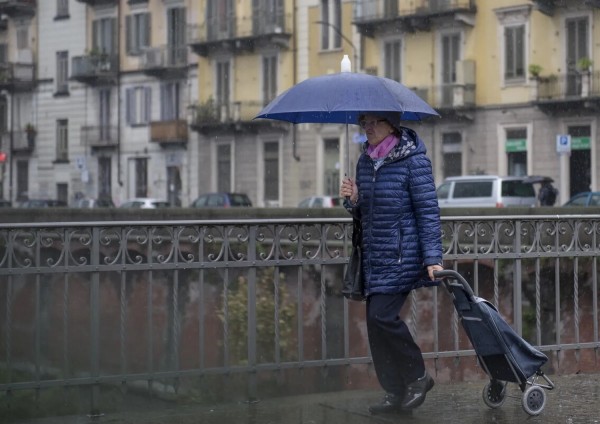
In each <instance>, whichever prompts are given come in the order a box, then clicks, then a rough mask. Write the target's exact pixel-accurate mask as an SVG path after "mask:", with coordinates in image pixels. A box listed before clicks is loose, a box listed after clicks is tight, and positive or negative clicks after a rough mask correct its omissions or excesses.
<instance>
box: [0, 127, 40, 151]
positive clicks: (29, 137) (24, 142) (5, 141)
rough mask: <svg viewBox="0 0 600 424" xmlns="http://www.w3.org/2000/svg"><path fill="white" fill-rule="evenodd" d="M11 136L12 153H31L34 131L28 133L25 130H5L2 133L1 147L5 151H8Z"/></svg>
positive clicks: (34, 136) (33, 143) (33, 146)
mask: <svg viewBox="0 0 600 424" xmlns="http://www.w3.org/2000/svg"><path fill="white" fill-rule="evenodd" d="M11 137H12V151H13V153H31V152H33V150H34V149H35V139H36V137H37V135H36V134H35V133H28V132H27V131H25V130H17V131H13V132H12V133H11V132H10V131H8V132H5V133H3V134H2V143H1V146H2V149H3V150H4V151H5V152H10V147H11Z"/></svg>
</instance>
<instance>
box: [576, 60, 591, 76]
mask: <svg viewBox="0 0 600 424" xmlns="http://www.w3.org/2000/svg"><path fill="white" fill-rule="evenodd" d="M593 64H594V62H593V61H592V59H590V58H589V57H582V58H581V59H579V60H578V61H577V70H578V71H579V72H580V73H582V74H584V73H589V72H590V71H591V70H592V65H593Z"/></svg>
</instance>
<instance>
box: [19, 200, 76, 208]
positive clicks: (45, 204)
mask: <svg viewBox="0 0 600 424" xmlns="http://www.w3.org/2000/svg"><path fill="white" fill-rule="evenodd" d="M67 206H68V205H67V202H65V201H63V200H56V199H27V200H23V201H22V202H21V204H20V205H19V207H20V208H66V207H67Z"/></svg>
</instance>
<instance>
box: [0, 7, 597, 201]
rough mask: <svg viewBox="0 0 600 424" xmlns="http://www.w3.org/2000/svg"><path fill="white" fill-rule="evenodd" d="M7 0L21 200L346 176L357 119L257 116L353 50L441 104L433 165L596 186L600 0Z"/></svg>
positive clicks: (6, 138) (270, 188) (5, 192)
mask: <svg viewBox="0 0 600 424" xmlns="http://www.w3.org/2000/svg"><path fill="white" fill-rule="evenodd" d="M0 14H1V15H2V17H3V18H2V19H1V20H0V70H1V71H2V73H0V77H1V78H0V117H1V118H0V131H2V146H1V149H2V150H1V151H3V152H7V153H8V155H7V156H8V158H7V159H6V161H5V162H4V164H3V165H0V166H2V167H3V172H2V173H1V175H2V184H1V186H2V193H1V194H2V196H3V197H4V198H11V199H13V201H15V200H17V199H18V198H21V197H23V196H29V197H37V196H40V197H59V198H62V199H64V200H67V201H68V202H69V203H72V201H73V199H75V198H76V197H78V196H86V197H98V196H103V195H107V196H108V195H110V196H111V197H112V198H113V199H114V200H115V202H116V203H119V202H120V201H122V200H124V199H126V198H129V197H134V196H152V197H163V198H167V199H168V200H170V201H171V202H173V203H174V204H181V205H183V206H187V205H188V204H189V203H190V202H191V201H192V200H193V199H194V198H195V197H196V196H198V195H199V194H202V193H204V192H209V191H241V192H245V193H248V195H249V196H250V198H251V199H252V201H253V203H254V204H255V205H257V206H295V205H296V204H297V203H298V201H299V200H300V199H301V198H303V197H305V196H308V195H313V194H335V193H337V191H338V187H339V180H340V177H341V176H343V175H344V174H352V173H353V167H354V164H355V162H356V157H357V156H358V150H359V149H358V145H359V142H360V141H361V140H363V137H362V136H361V134H360V132H359V131H358V128H357V127H355V126H350V128H349V131H348V133H346V128H345V126H342V125H337V124H301V125H295V126H294V125H292V124H288V123H285V122H278V121H271V120H263V119H254V117H255V116H256V114H257V113H258V112H259V111H260V110H261V109H262V107H263V106H265V105H266V104H268V103H269V101H271V100H272V99H273V98H275V97H276V96H277V95H278V94H280V93H281V92H283V91H284V90H286V89H287V88H289V87H291V86H293V85H294V84H296V83H298V82H300V81H302V80H304V79H306V78H309V77H314V76H317V75H323V74H327V73H335V72H339V69H340V61H341V59H342V57H343V55H344V54H347V55H348V56H349V57H350V58H351V60H352V68H353V71H355V72H366V73H371V74H376V75H379V76H385V77H388V78H392V79H395V80H397V81H400V82H402V83H403V84H405V85H406V86H408V87H410V88H412V89H414V90H415V91H416V92H417V93H418V94H419V95H420V96H422V97H423V98H424V99H425V100H427V101H428V102H429V103H430V104H431V105H432V106H433V107H435V108H436V109H437V110H438V111H439V112H440V114H441V118H439V119H429V120H426V121H423V122H418V123H414V122H410V123H407V126H410V127H413V128H415V129H416V130H417V131H418V133H419V134H420V135H421V137H422V138H423V139H424V141H425V143H426V145H427V147H428V151H429V155H430V157H431V158H432V162H433V166H434V174H435V176H436V180H437V182H438V183H439V182H441V181H442V180H443V178H444V177H446V176H452V175H461V174H471V173H488V174H503V175H525V174H530V175H533V174H541V175H548V176H550V177H552V178H554V179H555V180H556V181H557V183H558V185H559V189H560V197H561V199H560V201H559V202H562V201H565V200H566V199H567V198H569V197H570V196H571V195H572V194H575V193H577V192H580V191H583V190H587V189H597V188H598V162H597V153H596V152H597V146H598V141H597V138H598V137H597V134H596V133H597V131H596V128H597V123H598V118H597V110H598V101H599V99H600V72H597V71H594V67H595V64H594V58H598V57H600V52H599V51H598V48H599V47H598V46H597V45H596V43H595V42H594V40H597V39H598V35H599V34H598V31H599V30H600V29H599V28H600V26H599V25H598V23H599V22H600V21H599V19H600V1H597V0H570V1H564V0H536V1H529V0H496V1H494V2H489V1H483V0H408V1H400V0H252V1H250V0H48V1H43V2H41V1H40V2H37V3H36V2H35V1H33V0H28V1H27V0H0ZM29 124H31V125H29ZM346 134H348V140H347V139H346V137H347V135H346ZM559 136H561V137H559ZM557 140H565V141H567V143H566V144H568V146H566V147H568V148H566V147H565V145H562V144H561V145H560V146H557ZM563 144H564V143H563ZM346 146H349V147H350V157H351V158H352V160H351V163H350V169H346V165H345V161H344V159H343V158H344V157H345V154H346V151H345V149H346ZM559 150H560V153H559Z"/></svg>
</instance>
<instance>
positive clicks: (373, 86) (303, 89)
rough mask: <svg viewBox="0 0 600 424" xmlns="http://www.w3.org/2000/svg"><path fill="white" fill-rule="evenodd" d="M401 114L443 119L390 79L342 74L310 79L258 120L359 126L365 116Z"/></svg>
mask: <svg viewBox="0 0 600 424" xmlns="http://www.w3.org/2000/svg"><path fill="white" fill-rule="evenodd" d="M366 111H368V112H399V113H400V114H401V119H402V120H405V121H420V120H421V119H423V118H427V117H430V116H439V114H438V113H437V112H436V111H435V110H433V108H432V107H431V106H429V105H428V104H427V103H426V102H425V101H424V100H423V99H421V98H420V97H419V96H417V95H416V94H415V93H414V92H413V91H412V90H410V89H409V88H407V87H405V86H404V85H402V84H401V83H399V82H397V81H394V80H391V79H389V78H383V77H378V76H374V75H369V74H360V73H355V72H340V73H337V74H329V75H323V76H319V77H314V78H309V79H306V80H304V81H302V82H300V83H298V84H296V85H294V86H293V87H291V88H290V89H288V90H287V91H285V92H283V93H282V94H280V95H279V96H277V97H276V98H275V99H274V100H273V101H271V102H270V103H269V104H268V105H267V106H265V107H264V108H263V110H262V111H261V112H260V113H259V114H258V115H257V116H256V118H267V119H276V120H280V121H287V122H292V123H295V124H299V123H337V124H358V115H359V114H360V113H361V112H366Z"/></svg>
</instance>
